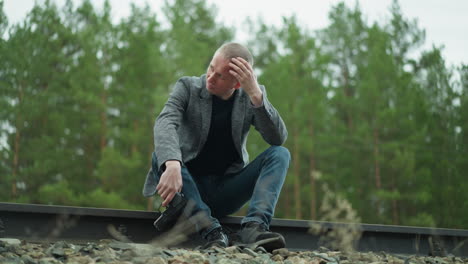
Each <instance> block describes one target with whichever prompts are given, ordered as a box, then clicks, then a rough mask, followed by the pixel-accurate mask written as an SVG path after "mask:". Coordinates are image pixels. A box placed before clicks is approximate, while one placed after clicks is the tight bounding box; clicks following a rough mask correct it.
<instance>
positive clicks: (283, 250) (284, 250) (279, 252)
mask: <svg viewBox="0 0 468 264" xmlns="http://www.w3.org/2000/svg"><path fill="white" fill-rule="evenodd" d="M272 253H273V255H281V256H283V257H286V256H288V255H289V250H288V249H287V248H278V249H275V250H273V252H272Z"/></svg>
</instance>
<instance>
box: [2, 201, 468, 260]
mask: <svg viewBox="0 0 468 264" xmlns="http://www.w3.org/2000/svg"><path fill="white" fill-rule="evenodd" d="M157 216H158V215H157V213H156V212H147V211H130V210H115V209H103V208H84V207H70V206H49V205H34V204H15V203H0V237H5V238H19V239H24V240H27V241H44V240H51V241H53V240H71V241H83V242H84V241H93V240H99V239H109V238H116V234H115V230H116V231H118V232H117V233H118V234H122V235H123V236H124V237H125V238H127V239H129V240H130V241H132V242H136V243H146V242H149V241H152V240H154V239H155V238H157V237H158V236H161V233H158V232H157V231H156V230H155V229H154V228H153V226H152V224H153V221H154V219H156V217H157ZM240 220H241V218H240V217H227V218H224V219H222V220H221V223H222V224H223V226H226V227H228V228H230V229H232V230H237V229H238V227H239V223H240ZM311 225H315V226H316V227H319V229H320V230H322V233H321V234H320V235H319V234H315V235H314V234H311V233H310V232H309V230H310V227H311ZM110 227H113V228H110ZM346 227H348V224H344V223H331V222H318V221H303V220H285V219H273V221H272V223H271V226H270V229H271V230H272V231H274V232H279V233H281V234H283V235H284V237H285V238H286V241H287V245H288V248H289V249H293V250H316V249H317V248H319V247H320V246H321V245H322V243H324V240H323V238H324V237H325V238H326V237H327V233H330V232H332V231H333V230H336V229H338V228H346ZM354 227H356V226H355V225H354ZM358 227H359V234H360V238H359V240H357V241H356V245H355V246H356V248H357V250H358V251H362V252H368V251H373V252H381V251H384V252H387V253H393V254H408V255H444V254H452V255H454V256H459V257H468V230H459V229H443V228H424V227H405V226H389V225H371V224H360V225H359V226H358ZM113 230H114V231H113ZM202 243H203V241H201V240H200V239H199V238H198V236H197V235H193V234H192V235H191V236H189V239H188V240H186V241H185V242H183V243H181V244H179V245H178V246H181V247H196V246H198V245H201V244H202Z"/></svg>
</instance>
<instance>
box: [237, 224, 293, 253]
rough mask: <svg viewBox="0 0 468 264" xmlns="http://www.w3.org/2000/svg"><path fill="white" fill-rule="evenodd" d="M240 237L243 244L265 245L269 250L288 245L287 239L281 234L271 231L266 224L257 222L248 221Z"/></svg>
mask: <svg viewBox="0 0 468 264" xmlns="http://www.w3.org/2000/svg"><path fill="white" fill-rule="evenodd" d="M239 237H240V241H241V242H242V243H243V244H248V245H251V244H255V245H256V246H257V247H260V246H261V247H264V248H265V249H266V250H267V251H269V252H272V251H273V250H275V249H278V248H284V247H285V246H286V241H285V240H284V237H283V236H282V235H281V234H278V233H274V232H271V231H270V230H268V229H267V228H266V226H265V225H264V224H260V223H257V222H248V223H246V224H245V225H243V227H242V229H241V231H240V232H239Z"/></svg>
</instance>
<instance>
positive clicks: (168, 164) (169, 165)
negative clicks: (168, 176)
mask: <svg viewBox="0 0 468 264" xmlns="http://www.w3.org/2000/svg"><path fill="white" fill-rule="evenodd" d="M164 165H166V168H172V167H177V168H180V161H178V160H168V161H166V162H165V163H164Z"/></svg>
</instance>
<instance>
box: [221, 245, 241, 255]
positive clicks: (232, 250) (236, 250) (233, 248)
mask: <svg viewBox="0 0 468 264" xmlns="http://www.w3.org/2000/svg"><path fill="white" fill-rule="evenodd" d="M224 250H225V251H226V252H227V253H229V254H235V253H239V252H240V250H239V248H238V247H236V246H231V247H227V248H225V249H224Z"/></svg>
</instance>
